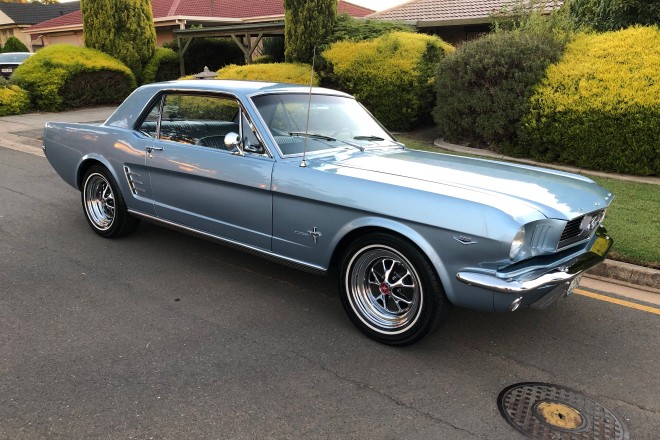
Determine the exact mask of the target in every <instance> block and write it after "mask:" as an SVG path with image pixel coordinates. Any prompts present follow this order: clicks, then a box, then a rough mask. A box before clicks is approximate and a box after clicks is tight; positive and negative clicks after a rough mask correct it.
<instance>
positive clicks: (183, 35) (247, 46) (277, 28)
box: [174, 21, 284, 76]
mask: <svg viewBox="0 0 660 440" xmlns="http://www.w3.org/2000/svg"><path fill="white" fill-rule="evenodd" d="M174 35H175V37H176V39H177V41H178V43H179V59H180V62H179V67H180V70H181V76H183V75H185V74H186V73H185V72H186V66H185V64H184V61H183V55H184V54H185V53H186V51H187V50H188V47H190V43H192V41H193V40H194V39H195V38H210V37H231V38H232V39H233V40H234V41H235V42H236V44H238V47H240V48H241V50H242V51H243V54H244V55H245V64H251V63H252V54H253V53H254V50H255V49H256V48H257V46H258V45H259V42H260V41H261V39H262V38H263V36H264V35H284V21H272V22H266V23H241V24H228V25H226V26H216V27H209V28H197V29H176V30H175V31H174Z"/></svg>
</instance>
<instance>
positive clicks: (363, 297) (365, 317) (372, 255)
mask: <svg viewBox="0 0 660 440" xmlns="http://www.w3.org/2000/svg"><path fill="white" fill-rule="evenodd" d="M345 277H346V278H345V280H344V282H345V289H346V292H347V293H348V295H349V297H350V298H349V299H350V303H351V307H352V308H353V309H354V311H355V313H356V314H357V316H358V317H359V318H360V320H361V321H362V322H363V323H364V324H366V325H367V326H368V327H369V328H371V329H372V330H375V331H377V332H380V333H385V334H391V335H393V334H398V333H401V332H404V331H406V329H408V328H409V327H411V326H413V325H414V324H415V322H416V321H417V319H418V318H419V312H420V311H421V309H422V301H423V295H422V286H421V282H420V278H419V275H418V274H417V271H416V270H415V268H414V266H413V265H412V263H410V261H409V260H408V259H407V258H406V257H405V256H404V255H402V254H401V253H399V252H398V251H397V250H395V249H393V248H390V247H387V246H383V245H371V246H367V247H364V248H362V249H361V250H360V251H358V252H356V253H355V254H354V255H353V258H352V259H351V261H350V262H349V264H348V270H347V271H346V273H345Z"/></svg>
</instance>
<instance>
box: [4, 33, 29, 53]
mask: <svg viewBox="0 0 660 440" xmlns="http://www.w3.org/2000/svg"><path fill="white" fill-rule="evenodd" d="M29 51H30V49H28V48H27V46H26V45H25V44H23V42H22V41H21V40H19V39H18V38H16V37H9V38H7V41H6V42H5V47H4V48H3V49H2V50H1V51H0V52H5V53H7V52H29Z"/></svg>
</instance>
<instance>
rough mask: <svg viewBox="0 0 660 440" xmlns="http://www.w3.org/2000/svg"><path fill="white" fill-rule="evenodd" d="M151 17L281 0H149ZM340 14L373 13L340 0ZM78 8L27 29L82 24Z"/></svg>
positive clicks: (242, 12) (248, 8) (233, 14)
mask: <svg viewBox="0 0 660 440" xmlns="http://www.w3.org/2000/svg"><path fill="white" fill-rule="evenodd" d="M151 10H152V12H153V15H154V19H159V18H165V17H175V16H183V17H200V18H209V17H212V18H229V19H236V20H237V21H238V20H243V19H247V18H253V17H268V16H283V15H284V2H283V1H282V0H152V2H151ZM338 11H339V13H340V14H341V13H346V14H349V15H352V16H353V17H364V16H366V15H368V14H371V13H372V12H374V11H373V10H371V9H367V8H363V7H362V6H358V5H354V4H352V3H349V2H345V1H342V0H339V7H338ZM81 24H82V14H81V13H80V11H77V12H74V13H72V14H68V15H64V16H62V17H57V18H54V19H52V20H48V21H45V22H43V23H39V24H37V25H35V26H32V27H31V28H30V30H37V29H45V28H52V27H60V26H69V25H81Z"/></svg>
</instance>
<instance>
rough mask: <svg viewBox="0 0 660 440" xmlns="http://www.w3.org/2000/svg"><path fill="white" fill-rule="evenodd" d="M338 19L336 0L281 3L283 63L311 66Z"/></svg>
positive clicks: (287, 0) (285, 1)
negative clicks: (315, 49)
mask: <svg viewBox="0 0 660 440" xmlns="http://www.w3.org/2000/svg"><path fill="white" fill-rule="evenodd" d="M336 19H337V0H284V44H285V50H284V55H285V60H286V61H287V62H290V63H296V62H297V63H311V62H312V58H313V53H314V48H315V47H316V46H318V45H320V44H322V43H323V41H324V40H325V39H326V38H327V36H328V34H329V33H330V31H331V30H332V26H333V24H334V23H335V20H336Z"/></svg>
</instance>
